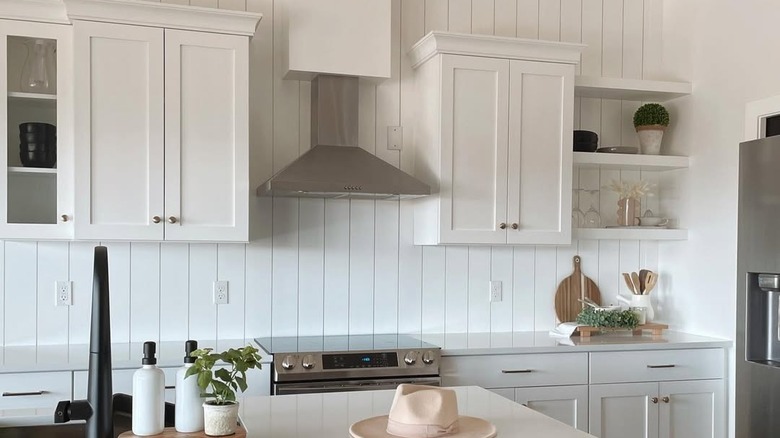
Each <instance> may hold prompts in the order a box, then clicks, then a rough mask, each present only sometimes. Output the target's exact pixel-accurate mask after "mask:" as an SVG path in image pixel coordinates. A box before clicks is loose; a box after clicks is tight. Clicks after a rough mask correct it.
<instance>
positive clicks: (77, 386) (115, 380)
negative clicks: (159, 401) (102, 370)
mask: <svg viewBox="0 0 780 438" xmlns="http://www.w3.org/2000/svg"><path fill="white" fill-rule="evenodd" d="M160 369H161V370H162V371H163V373H164V374H165V401H167V402H169V403H174V402H175V401H176V371H177V370H178V368H160ZM135 371H136V370H134V369H129V370H128V369H125V370H114V371H113V372H112V373H111V379H112V380H111V385H112V387H113V390H114V394H117V393H122V394H128V395H133V374H134V373H135ZM85 398H87V371H74V372H73V399H74V400H82V399H85Z"/></svg>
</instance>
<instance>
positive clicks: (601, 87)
mask: <svg viewBox="0 0 780 438" xmlns="http://www.w3.org/2000/svg"><path fill="white" fill-rule="evenodd" d="M691 89H692V87H691V84H690V82H669V81H648V80H644V79H624V78H602V77H596V76H577V77H576V78H575V80H574V95H575V96H579V97H594V98H601V99H616V100H636V101H652V102H665V101H667V100H670V99H675V98H678V97H682V96H687V95H688V94H691Z"/></svg>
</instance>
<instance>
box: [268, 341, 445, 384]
mask: <svg viewBox="0 0 780 438" xmlns="http://www.w3.org/2000/svg"><path fill="white" fill-rule="evenodd" d="M440 357H441V352H440V349H401V350H391V351H349V352H332V353H288V354H284V353H282V354H277V355H274V361H273V367H274V381H277V382H279V381H297V380H318V379H327V378H332V377H338V378H374V377H387V376H429V375H430V376H438V375H439V360H440Z"/></svg>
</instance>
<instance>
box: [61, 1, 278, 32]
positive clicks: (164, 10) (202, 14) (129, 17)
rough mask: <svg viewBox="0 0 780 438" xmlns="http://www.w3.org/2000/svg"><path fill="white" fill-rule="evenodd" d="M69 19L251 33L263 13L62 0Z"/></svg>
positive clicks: (121, 2)
mask: <svg viewBox="0 0 780 438" xmlns="http://www.w3.org/2000/svg"><path fill="white" fill-rule="evenodd" d="M65 5H66V7H67V11H68V16H69V17H70V18H71V19H72V20H89V21H104V22H110V23H120V24H134V25H144V26H156V27H165V28H168V29H184V30H195V31H203V32H214V33H227V34H234V35H244V36H252V35H254V33H255V29H256V28H257V24H258V23H259V22H260V19H262V18H263V14H259V13H253V12H243V11H233V10H226V9H214V8H202V7H197V6H183V5H176V4H168V3H159V2H151V1H142V0H65Z"/></svg>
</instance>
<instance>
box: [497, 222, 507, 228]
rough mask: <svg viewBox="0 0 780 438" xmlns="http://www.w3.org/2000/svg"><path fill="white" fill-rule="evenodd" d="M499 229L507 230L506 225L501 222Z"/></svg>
mask: <svg viewBox="0 0 780 438" xmlns="http://www.w3.org/2000/svg"><path fill="white" fill-rule="evenodd" d="M498 228H501V229H502V230H506V224H505V223H503V222H501V223H500V224H498Z"/></svg>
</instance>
